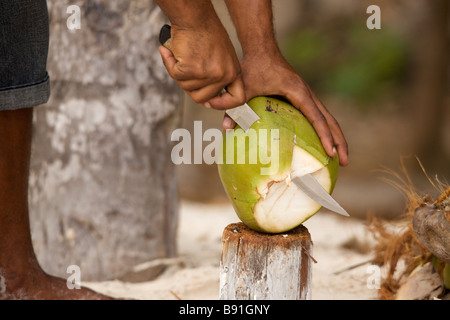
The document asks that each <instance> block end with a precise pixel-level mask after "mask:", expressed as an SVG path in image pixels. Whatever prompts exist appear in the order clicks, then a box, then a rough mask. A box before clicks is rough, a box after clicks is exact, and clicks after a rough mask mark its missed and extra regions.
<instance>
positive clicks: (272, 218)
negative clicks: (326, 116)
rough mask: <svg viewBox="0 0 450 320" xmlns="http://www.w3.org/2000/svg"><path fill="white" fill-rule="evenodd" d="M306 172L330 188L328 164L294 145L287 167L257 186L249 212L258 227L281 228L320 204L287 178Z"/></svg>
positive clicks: (293, 224)
mask: <svg viewBox="0 0 450 320" xmlns="http://www.w3.org/2000/svg"><path fill="white" fill-rule="evenodd" d="M308 173H310V174H312V175H313V176H314V177H315V178H316V179H317V181H318V182H319V183H320V184H321V185H322V186H323V187H324V189H325V190H327V191H328V192H330V191H331V187H332V182H331V178H330V173H329V171H328V168H327V167H325V166H324V165H323V164H322V163H321V162H320V161H319V160H317V159H316V158H315V157H313V156H312V155H311V154H310V153H308V152H307V151H305V150H303V149H302V148H300V147H298V146H294V151H293V157H292V165H291V168H290V170H289V171H288V172H286V173H285V174H284V175H278V176H277V177H270V179H268V180H265V181H264V182H263V183H262V184H261V185H260V186H258V193H259V194H260V196H261V198H260V199H259V200H258V202H257V203H256V205H255V207H254V212H253V215H254V218H255V220H256V222H257V224H258V225H259V226H260V227H261V228H263V229H264V230H266V231H267V232H273V233H278V232H284V231H286V230H289V229H292V228H294V227H296V226H297V225H299V224H301V223H303V222H304V221H306V220H307V219H308V218H310V217H311V216H312V215H314V214H315V213H316V212H317V211H318V210H320V208H321V205H319V204H318V203H317V202H315V201H314V200H312V199H311V198H310V197H308V196H307V195H306V194H305V193H304V192H303V191H302V190H300V189H299V188H298V187H297V186H296V185H295V184H294V183H292V182H291V181H292V179H293V178H294V177H296V176H302V175H304V174H308Z"/></svg>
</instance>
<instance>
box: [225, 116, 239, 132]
mask: <svg viewBox="0 0 450 320" xmlns="http://www.w3.org/2000/svg"><path fill="white" fill-rule="evenodd" d="M234 127H236V122H235V121H234V120H233V119H231V118H230V116H229V115H228V114H226V113H225V115H224V117H223V122H222V129H223V130H230V129H234Z"/></svg>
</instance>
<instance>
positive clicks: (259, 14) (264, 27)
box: [224, 0, 348, 166]
mask: <svg viewBox="0 0 450 320" xmlns="http://www.w3.org/2000/svg"><path fill="white" fill-rule="evenodd" d="M226 4H227V6H228V10H229V11H230V14H231V17H232V19H233V22H234V25H235V26H236V31H237V34H238V37H239V41H240V43H241V46H242V50H243V59H242V61H241V69H242V77H243V79H244V84H245V93H246V99H247V100H250V99H251V98H253V97H256V96H261V95H281V96H284V97H286V98H287V99H288V100H289V101H290V102H291V103H292V104H293V105H294V106H295V107H296V108H298V109H299V110H300V111H301V112H302V113H303V114H304V115H305V116H306V117H307V118H308V120H309V121H310V122H311V124H312V125H313V126H314V128H315V129H316V132H317V134H318V135H319V137H320V139H321V141H322V144H323V146H324V148H325V151H326V152H327V153H328V155H330V156H334V155H335V153H336V149H335V148H337V152H338V154H339V158H340V164H341V165H343V166H345V165H347V164H348V146H347V142H346V141H345V138H344V134H343V133H342V131H341V129H340V127H339V124H338V122H337V121H336V120H335V119H334V118H333V116H332V115H331V114H330V113H329V112H328V111H327V110H326V108H325V107H324V106H323V104H322V103H321V102H320V100H319V99H317V97H316V96H315V94H314V92H313V91H312V90H311V89H310V87H309V86H308V84H306V83H305V82H304V81H303V79H302V78H301V77H300V76H299V75H298V74H297V73H296V72H295V71H294V69H293V68H292V67H291V66H290V65H289V64H288V63H287V61H286V60H285V59H284V58H283V56H282V54H281V52H280V50H279V47H278V45H277V43H276V40H275V34H274V28H273V16H272V2H271V0H246V1H241V0H226ZM232 126H234V123H233V121H232V120H231V119H230V118H226V119H225V120H224V127H225V128H229V127H232Z"/></svg>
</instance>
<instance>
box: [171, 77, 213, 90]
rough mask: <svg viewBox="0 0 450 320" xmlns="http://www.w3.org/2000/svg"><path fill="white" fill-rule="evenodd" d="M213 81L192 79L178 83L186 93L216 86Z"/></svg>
mask: <svg viewBox="0 0 450 320" xmlns="http://www.w3.org/2000/svg"><path fill="white" fill-rule="evenodd" d="M214 82H215V81H213V80H212V79H192V80H186V81H178V84H179V85H180V87H181V88H182V89H183V90H184V91H197V90H200V89H202V88H204V87H206V86H209V85H211V84H214ZM218 86H219V85H218Z"/></svg>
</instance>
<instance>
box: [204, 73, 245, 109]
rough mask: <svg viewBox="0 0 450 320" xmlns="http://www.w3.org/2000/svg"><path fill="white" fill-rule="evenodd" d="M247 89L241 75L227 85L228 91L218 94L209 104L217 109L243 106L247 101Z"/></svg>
mask: <svg viewBox="0 0 450 320" xmlns="http://www.w3.org/2000/svg"><path fill="white" fill-rule="evenodd" d="M245 101H246V99H245V90H244V82H243V80H242V77H241V76H239V77H237V78H236V80H235V81H233V82H232V83H231V84H229V85H228V86H227V92H226V93H224V94H222V95H218V96H216V97H214V98H212V99H211V100H209V101H208V102H209V104H210V105H211V106H212V108H213V109H216V110H227V109H232V108H235V107H239V106H242V105H243V104H244V103H245Z"/></svg>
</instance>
